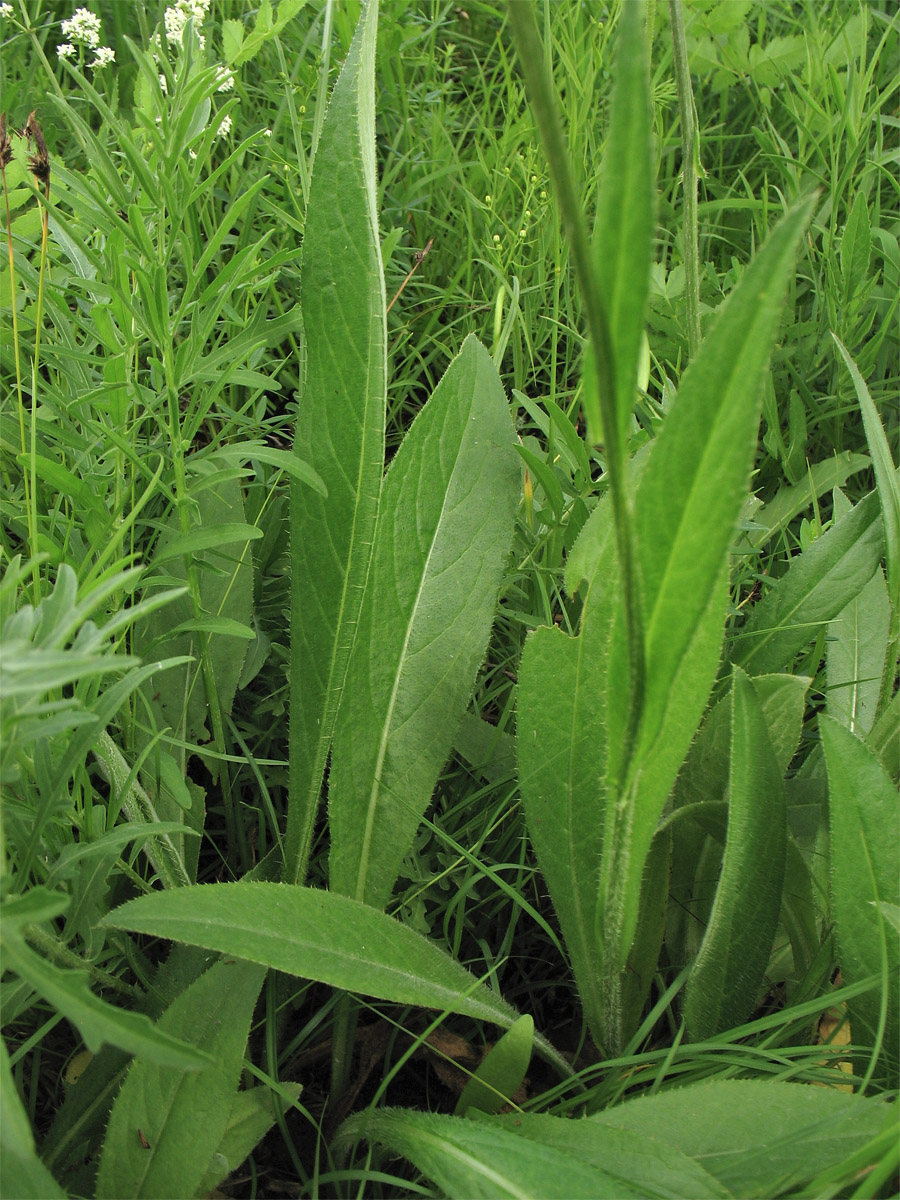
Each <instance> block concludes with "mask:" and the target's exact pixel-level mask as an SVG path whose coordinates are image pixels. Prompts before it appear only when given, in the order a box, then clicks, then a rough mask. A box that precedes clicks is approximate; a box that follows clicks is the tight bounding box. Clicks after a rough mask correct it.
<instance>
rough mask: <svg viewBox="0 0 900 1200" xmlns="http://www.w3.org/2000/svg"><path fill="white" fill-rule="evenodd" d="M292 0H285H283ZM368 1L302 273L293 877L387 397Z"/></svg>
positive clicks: (309, 823)
mask: <svg viewBox="0 0 900 1200" xmlns="http://www.w3.org/2000/svg"><path fill="white" fill-rule="evenodd" d="M282 3H284V0H282ZM377 20H378V4H377V0H369V3H368V4H367V5H366V7H365V9H364V10H363V13H362V16H361V17H360V21H359V25H358V27H357V30H356V34H355V36H354V39H353V43H352V45H351V47H350V51H349V53H348V55H347V58H346V60H345V62H344V66H343V69H342V71H341V73H340V76H339V77H338V80H337V83H336V84H335V86H334V92H333V94H332V97H331V103H330V105H329V107H328V112H327V114H326V117H325V121H324V124H323V126H322V132H321V135H320V137H319V142H318V146H317V149H316V156H315V161H314V164H313V171H312V179H311V183H310V193H309V204H308V207H307V211H306V224H305V227H304V235H303V249H302V258H301V269H300V307H301V311H302V318H303V337H304V347H305V367H304V371H303V377H302V379H301V388H300V406H299V413H298V419H297V433H296V437H295V441H294V452H295V454H296V455H297V457H298V459H299V460H300V461H302V462H305V463H307V464H309V466H310V467H312V469H313V470H314V471H315V472H316V474H317V475H318V476H319V478H320V479H321V480H322V482H323V483H324V485H325V488H326V489H327V493H328V498H327V500H326V499H324V498H323V497H322V496H321V495H320V494H318V493H317V492H314V491H313V490H312V489H311V488H308V487H305V486H303V485H301V484H296V483H295V484H293V485H292V488H291V517H290V523H291V583H292V586H291V725H290V772H291V785H290V788H291V790H290V804H289V809H288V825H287V843H286V850H285V879H286V880H288V881H289V882H292V883H297V882H302V880H303V877H304V875H305V872H306V861H307V858H308V855H309V846H310V840H311V838H312V830H313V823H314V821H315V818H316V813H317V811H318V804H319V792H320V789H321V785H322V777H323V774H324V771H325V762H326V759H327V757H328V750H329V747H330V745H331V738H332V734H333V732H334V722H335V717H336V715H337V709H338V703H339V701H340V697H341V691H342V689H343V687H344V679H345V675H346V671H347V664H348V662H349V659H350V650H351V647H352V645H353V640H354V637H355V634H356V626H357V622H358V620H359V610H360V605H361V603H362V597H363V591H364V589H365V584H366V578H367V576H368V572H369V560H370V554H371V549H372V540H373V537H374V533H375V519H376V515H377V509H378V496H379V491H380V488H381V476H382V471H383V469H384V420H385V398H386V395H387V356H386V339H387V329H386V318H385V299H384V276H383V271H382V265H381V248H380V238H379V232H378V211H377V179H376V173H375V73H374V71H375V67H374V63H375V34H376V27H377Z"/></svg>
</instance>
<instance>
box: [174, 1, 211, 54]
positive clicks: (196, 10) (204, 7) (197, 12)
mask: <svg viewBox="0 0 900 1200" xmlns="http://www.w3.org/2000/svg"><path fill="white" fill-rule="evenodd" d="M210 3H211V0H175V3H174V4H173V5H171V7H169V8H167V9H166V11H165V13H164V14H163V22H164V24H165V27H166V41H167V42H168V43H169V45H170V46H180V45H181V41H182V38H183V37H184V29H185V26H186V25H187V23H188V21H193V23H194V32H195V33H196V34H197V37H198V39H199V41H200V48H201V50H203V49H205V48H206V38H205V37H204V36H203V34H202V33H201V32H200V26H201V25H202V24H203V22H204V21H205V20H206V16H207V13H208V12H209V6H210Z"/></svg>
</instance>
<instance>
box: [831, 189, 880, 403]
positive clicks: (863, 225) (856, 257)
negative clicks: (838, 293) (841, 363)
mask: <svg viewBox="0 0 900 1200" xmlns="http://www.w3.org/2000/svg"><path fill="white" fill-rule="evenodd" d="M871 254H872V236H871V232H870V226H869V204H868V200H867V198H866V196H865V193H863V192H857V193H856V199H855V200H854V201H853V207H852V208H851V209H850V216H849V217H848V218H847V225H846V227H845V229H844V236H843V237H842V238H841V278H842V282H843V285H844V286H843V293H844V294H843V301H844V305H845V307H848V308H849V306H850V304H851V303H852V301H853V300H854V298H855V295H856V292H857V291H858V290H859V288H860V287H861V286H862V285H863V284H864V283H865V281H866V275H867V274H868V272H869V259H870V258H871ZM832 336H834V335H832ZM835 341H837V338H835ZM838 347H839V348H840V350H841V353H842V354H843V356H844V360H845V361H847V363H848V366H849V355H848V354H847V351H846V350H845V349H844V347H843V346H842V345H841V343H840V342H838ZM854 382H855V380H854Z"/></svg>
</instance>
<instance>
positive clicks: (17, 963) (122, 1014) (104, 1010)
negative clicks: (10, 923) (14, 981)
mask: <svg viewBox="0 0 900 1200" xmlns="http://www.w3.org/2000/svg"><path fill="white" fill-rule="evenodd" d="M3 955H4V967H5V969H6V970H9V971H14V972H15V973H16V974H17V975H19V976H20V977H21V978H22V979H24V980H26V982H27V983H28V984H30V985H31V987H33V988H34V990H35V991H36V992H37V993H38V994H39V995H41V996H43V997H44V999H45V1000H48V1001H49V1002H50V1003H51V1004H52V1005H53V1007H54V1008H56V1009H58V1010H59V1011H60V1012H61V1013H62V1015H63V1016H64V1017H65V1018H66V1019H67V1020H69V1021H71V1022H72V1024H73V1025H75V1026H76V1027H77V1029H78V1032H79V1033H80V1034H81V1036H82V1037H83V1038H84V1042H85V1045H86V1046H87V1048H88V1049H89V1050H93V1051H94V1052H96V1051H97V1050H99V1049H100V1047H101V1046H102V1045H103V1044H104V1043H106V1044H108V1045H110V1046H118V1047H119V1048H120V1049H122V1050H126V1051H127V1052H128V1053H129V1054H140V1055H142V1056H143V1057H144V1058H145V1059H148V1060H149V1061H150V1062H154V1063H158V1064H160V1065H163V1066H168V1067H177V1068H179V1069H181V1070H188V1071H196V1070H198V1069H199V1068H200V1067H202V1066H205V1065H206V1062H207V1059H206V1057H205V1055H204V1054H203V1053H201V1052H200V1051H199V1050H196V1049H195V1048H194V1047H193V1046H191V1045H189V1044H188V1043H187V1042H185V1041H183V1040H182V1039H181V1038H179V1037H177V1036H173V1035H172V1034H170V1033H167V1032H166V1030H165V1029H159V1028H157V1027H154V1025H153V1024H152V1023H151V1022H150V1021H149V1020H148V1019H147V1017H145V1016H144V1015H143V1014H142V1013H133V1012H127V1011H126V1010H124V1009H121V1008H116V1007H115V1006H114V1005H112V1004H107V1002H106V1001H105V1000H100V999H99V998H98V997H97V996H95V995H94V994H93V992H91V991H90V989H89V988H88V975H87V971H66V970H63V969H62V968H61V967H55V966H54V965H53V964H52V963H49V962H47V961H46V960H45V959H43V958H41V956H40V955H39V954H36V953H35V952H34V951H33V950H31V949H30V948H29V947H28V946H26V945H25V943H24V942H23V941H21V940H20V939H19V938H18V937H16V936H12V935H11V934H10V932H9V931H8V930H6V929H4V937H3Z"/></svg>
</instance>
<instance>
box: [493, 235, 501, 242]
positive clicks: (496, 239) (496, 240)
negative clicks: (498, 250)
mask: <svg viewBox="0 0 900 1200" xmlns="http://www.w3.org/2000/svg"><path fill="white" fill-rule="evenodd" d="M494 241H495V242H499V241H500V234H499V233H495V234H494Z"/></svg>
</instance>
